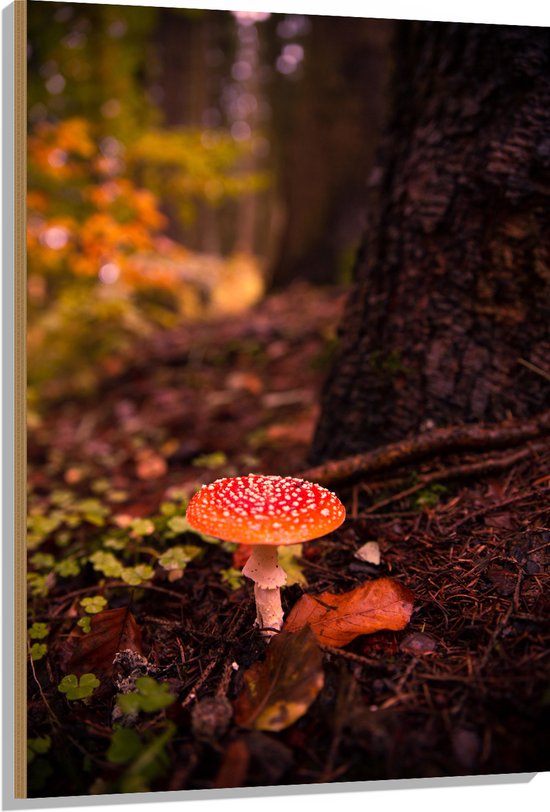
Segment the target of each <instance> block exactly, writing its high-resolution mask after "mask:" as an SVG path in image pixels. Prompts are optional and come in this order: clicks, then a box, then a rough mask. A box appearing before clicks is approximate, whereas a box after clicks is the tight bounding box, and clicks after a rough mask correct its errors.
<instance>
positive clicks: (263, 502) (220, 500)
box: [186, 474, 346, 546]
mask: <svg viewBox="0 0 550 812" xmlns="http://www.w3.org/2000/svg"><path fill="white" fill-rule="evenodd" d="M345 517H346V511H345V508H344V506H343V504H342V503H341V502H340V500H339V499H338V497H337V496H336V495H335V494H334V493H332V492H331V491H328V490H327V489H326V488H323V487H321V485H316V484H315V483H313V482H307V481H306V480H304V479H297V478H295V477H281V476H262V475H260V474H249V475H248V476H237V477H228V478H225V479H218V480H216V481H215V482H212V483H211V484H210V485H204V486H203V487H202V488H201V489H200V491H198V492H197V493H196V494H195V495H194V496H193V498H192V499H191V501H190V502H189V506H188V508H187V514H186V518H187V521H188V522H189V524H190V525H191V527H193V528H194V529H195V530H199V531H200V532H201V533H207V534H208V535H211V536H216V538H220V539H224V541H233V542H237V543H238V544H252V545H254V544H273V545H276V546H278V545H282V544H298V543H299V542H301V541H309V540H310V539H316V538H319V536H324V535H325V534H326V533H330V532H331V531H332V530H335V529H336V528H337V527H339V526H340V525H341V524H342V522H343V521H344V519H345Z"/></svg>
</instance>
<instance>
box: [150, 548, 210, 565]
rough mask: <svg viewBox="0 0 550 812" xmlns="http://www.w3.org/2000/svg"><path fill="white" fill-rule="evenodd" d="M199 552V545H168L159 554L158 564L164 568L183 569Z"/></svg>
mask: <svg viewBox="0 0 550 812" xmlns="http://www.w3.org/2000/svg"><path fill="white" fill-rule="evenodd" d="M201 552H202V550H201V548H200V547H196V546H193V545H192V544H187V545H184V546H176V547H170V548H169V549H168V550H166V552H165V553H163V554H162V555H161V556H160V558H159V564H160V566H161V567H162V568H163V569H165V570H183V569H185V567H186V566H187V564H188V563H189V562H190V561H192V560H193V559H194V558H196V557H197V556H198V555H200V553H201Z"/></svg>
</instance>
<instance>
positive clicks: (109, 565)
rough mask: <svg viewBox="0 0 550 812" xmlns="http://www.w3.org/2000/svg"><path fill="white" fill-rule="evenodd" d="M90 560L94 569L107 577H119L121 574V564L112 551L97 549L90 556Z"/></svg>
mask: <svg viewBox="0 0 550 812" xmlns="http://www.w3.org/2000/svg"><path fill="white" fill-rule="evenodd" d="M90 561H91V563H92V564H93V567H94V570H96V571H97V572H101V573H103V575H106V576H107V577H108V578H120V577H121V575H122V569H123V567H122V564H121V562H120V561H119V560H118V558H117V557H116V556H115V555H113V553H106V552H105V551H104V550H97V551H96V552H95V553H93V554H92V555H91V556H90Z"/></svg>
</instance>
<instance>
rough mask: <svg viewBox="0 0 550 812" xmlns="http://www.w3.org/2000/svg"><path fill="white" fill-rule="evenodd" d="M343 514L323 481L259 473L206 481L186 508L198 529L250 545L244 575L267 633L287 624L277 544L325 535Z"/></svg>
mask: <svg viewBox="0 0 550 812" xmlns="http://www.w3.org/2000/svg"><path fill="white" fill-rule="evenodd" d="M345 516H346V511H345V508H344V506H343V505H342V503H341V502H340V500H339V499H338V497H337V496H336V495H335V494H333V493H331V492H330V491H328V490H327V489H326V488H323V487H321V486H320V485H316V484H314V483H313V482H306V481H305V480H303V479H296V478H294V477H280V476H262V475H260V474H249V475H248V476H238V477H229V478H226V479H218V480H216V482H213V483H212V484H211V485H205V486H204V487H202V488H201V489H200V491H198V492H197V493H196V494H195V495H194V496H193V498H192V499H191V501H190V503H189V506H188V508H187V521H188V522H189V524H190V525H191V527H193V528H194V529H195V530H199V531H200V532H202V533H208V534H209V535H211V536H216V537H217V538H221V539H224V540H225V541H233V542H236V543H237V544H248V545H250V546H251V547H252V553H251V555H250V558H249V559H248V561H247V562H246V564H245V566H244V569H243V575H246V576H247V578H251V579H252V580H253V581H254V596H255V598H256V613H257V624H258V626H259V627H260V629H261V630H262V634H263V635H264V636H265V637H271V636H272V635H273V634H275V633H276V632H278V631H280V629H281V627H282V625H283V609H282V606H281V595H280V587H281V586H282V585H283V584H284V583H285V582H286V573H285V572H284V570H283V569H282V568H281V567H280V566H279V564H278V563H277V547H278V546H280V545H286V544H299V543H300V542H302V541H310V540H311V539H315V538H319V536H324V535H325V534H326V533H330V532H331V531H332V530H335V529H336V528H337V527H339V526H340V525H341V524H342V522H343V521H344V519H345Z"/></svg>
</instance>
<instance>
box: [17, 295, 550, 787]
mask: <svg viewBox="0 0 550 812" xmlns="http://www.w3.org/2000/svg"><path fill="white" fill-rule="evenodd" d="M343 301H344V294H343V292H342V291H339V290H332V289H315V288H310V287H307V286H297V287H294V288H290V289H289V290H287V291H285V292H283V293H278V294H274V295H271V296H270V297H268V298H267V299H266V300H265V301H264V302H263V303H262V304H261V305H260V306H258V307H257V308H256V309H255V310H254V311H253V312H252V313H251V314H249V316H247V317H246V318H245V319H243V318H240V319H231V318H228V319H223V320H219V321H217V322H208V323H199V324H191V325H185V326H182V327H181V328H179V329H178V330H176V331H173V332H170V333H166V334H161V335H159V336H157V337H155V338H154V340H152V341H149V342H148V343H147V344H144V345H143V346H141V347H139V348H137V349H136V351H135V354H134V357H133V358H130V359H128V358H127V359H125V360H124V362H123V363H119V364H117V365H111V366H109V367H106V368H105V369H103V370H102V371H101V379H100V385H99V388H98V391H97V393H96V394H94V395H93V396H91V397H83V398H80V399H77V398H75V397H71V398H70V399H69V398H67V399H62V398H60V397H57V399H56V400H53V399H52V400H51V401H50V403H49V405H48V408H47V410H46V411H45V413H44V415H43V417H42V419H41V421H39V422H37V423H36V425H34V426H32V427H31V428H30V430H29V443H28V456H29V486H30V497H29V503H30V505H31V506H33V505H38V504H44V503H47V501H48V499H49V498H50V496H51V494H52V493H53V492H55V491H56V490H59V489H68V488H69V489H71V490H73V491H76V492H77V493H78V494H79V495H80V497H81V498H87V497H89V496H90V495H94V494H93V493H92V492H91V487H92V485H93V483H97V482H104V483H105V482H106V483H107V486H105V485H104V486H103V488H104V489H103V494H104V496H103V498H105V499H106V500H107V498H108V496H109V494H110V493H112V492H117V493H118V494H119V495H121V496H119V497H118V498H119V499H120V501H119V502H117V503H116V505H115V507H113V510H114V511H115V513H116V515H117V516H118V517H119V518H120V517H121V516H122V517H124V516H130V517H142V518H147V517H150V516H153V515H156V514H157V513H158V511H159V508H160V506H161V505H162V503H163V502H165V501H166V500H167V499H170V496H171V494H173V493H174V488H177V489H178V490H179V491H181V490H182V489H183V490H184V491H185V492H186V493H187V494H188V495H189V496H190V495H191V494H192V493H193V491H194V490H195V489H196V488H197V487H198V486H199V485H201V484H203V483H205V482H209V481H212V480H213V479H216V478H218V477H220V476H231V475H236V474H245V473H249V472H251V471H255V472H262V473H270V474H282V475H286V474H294V473H296V472H299V471H300V470H303V469H304V468H305V467H306V463H307V455H308V450H309V447H310V443H311V439H312V436H313V431H314V428H315V424H316V421H317V418H318V405H317V404H318V402H319V395H320V391H321V387H322V382H323V379H324V378H325V375H326V373H327V370H328V367H329V365H330V362H331V359H332V357H333V353H334V348H335V346H336V344H337V340H336V327H337V323H338V319H339V316H340V314H341V312H342V306H343ZM482 458H483V457H482V456H481V457H480V454H477V455H472V456H471V460H474V459H475V460H479V459H482ZM468 460H470V458H469V457H466V458H465V457H464V455H462V456H459V455H455V457H453V456H449V455H447V457H446V458H445V460H444V461H442V460H441V459H438V458H437V457H436V458H435V459H432V460H430V461H426V462H424V463H422V464H416V465H415V466H414V470H411V468H410V466H409V469H402V470H398V471H397V472H392V473H391V476H392V477H393V480H392V479H391V478H390V475H389V474H388V477H387V478H386V479H383V480H380V479H378V480H376V481H372V479H371V480H369V479H368V478H367V477H363V478H362V479H361V478H359V479H358V480H356V481H354V483H353V484H342V485H340V484H338V487H337V488H336V486H335V489H336V490H337V492H338V495H339V496H340V498H341V499H342V501H343V502H344V503H345V505H346V508H347V515H348V518H347V520H346V522H345V523H344V525H342V527H341V528H340V529H339V530H337V531H335V532H334V533H332V534H331V535H330V536H329V537H326V538H322V539H319V540H317V541H313V542H309V543H308V544H307V545H305V547H304V554H303V557H302V558H301V559H300V567H301V569H302V571H303V575H304V576H305V578H306V579H307V584H306V585H302V584H299V583H297V584H294V585H292V586H290V587H287V588H286V589H284V590H283V607H284V609H285V611H286V612H288V610H289V609H290V608H291V607H292V606H293V605H294V604H295V603H296V601H297V600H298V599H299V597H300V596H301V595H302V594H303V592H306V593H309V594H313V595H319V594H320V593H322V592H325V591H329V592H331V593H342V592H345V591H348V590H350V589H353V588H355V587H357V586H358V585H360V584H362V583H364V582H365V581H369V580H372V579H376V578H379V577H381V576H391V577H392V578H394V579H396V580H397V581H398V582H400V583H401V584H403V585H404V586H406V587H408V588H409V589H410V590H412V592H413V594H414V610H413V614H412V617H411V620H410V623H409V624H408V626H407V627H406V628H405V629H403V630H402V631H398V632H377V633H375V634H371V635H362V636H360V637H358V638H356V639H355V640H354V641H353V642H352V643H349V644H348V645H347V646H345V647H343V648H331V647H326V646H325V647H323V649H322V657H323V671H324V685H323V688H322V690H321V691H320V693H319V695H318V696H317V698H316V699H315V700H314V702H313V703H312V704H311V705H310V707H309V708H308V709H307V710H306V712H305V713H304V714H303V715H302V716H301V718H299V719H298V721H296V722H294V724H292V725H290V726H289V727H287V728H285V729H282V730H279V731H274V730H267V731H266V730H258V729H247V728H245V727H243V726H240V725H238V724H237V723H236V722H235V718H234V714H233V703H234V701H235V698H236V697H237V696H238V695H239V694H240V692H241V691H242V690H243V684H244V677H243V674H244V672H246V670H247V669H249V668H250V667H251V666H252V665H253V664H255V663H259V662H261V661H262V659H263V658H264V656H265V649H266V643H265V641H264V640H263V639H262V637H261V636H260V634H259V632H258V630H257V629H255V627H254V618H255V611H254V605H253V596H252V589H251V585H250V583H249V582H246V581H245V582H243V583H242V584H241V585H237V588H233V587H232V585H231V584H230V583H228V582H227V581H224V580H223V579H222V578H221V577H220V572H221V570H223V569H227V568H230V567H234V566H235V565H236V564H237V563H238V562H237V560H236V559H235V557H234V556H235V552H234V551H233V550H231V549H230V548H228V547H227V546H224V545H221V544H206V545H204V546H205V553H204V554H203V555H202V556H201V557H198V558H196V559H194V560H192V561H191V562H190V563H189V564H188V565H187V567H186V569H185V571H184V573H183V575H182V577H180V578H177V579H175V580H173V581H170V580H169V579H167V578H164V580H162V579H159V578H155V579H154V580H152V581H151V582H147V583H145V584H142V585H140V586H139V587H137V588H135V589H133V588H129V587H128V585H121V584H120V583H115V582H114V581H113V579H111V580H110V579H109V578H108V577H106V578H104V579H103V580H102V581H101V582H100V589H99V591H100V592H101V594H104V595H105V596H106V597H108V599H109V609H111V610H112V609H122V608H123V607H129V608H130V611H131V613H132V615H133V618H134V619H135V621H136V625H137V629H133V630H131V634H130V638H131V642H132V645H130V650H131V649H132V647H133V650H134V653H133V655H132V656H133V657H134V660H133V661H129V660H128V658H130V660H132V656H130V655H129V654H125V655H124V656H119V657H118V671H115V672H111V673H110V675H108V676H107V677H106V678H104V679H102V680H101V687H100V689H98V691H97V693H96V694H95V695H94V697H93V700H92V701H89V702H86V701H85V702H69V701H67V699H66V698H65V697H64V696H62V694H61V693H60V692H59V691H58V690H57V685H58V683H59V682H60V680H61V679H62V677H63V676H64V674H65V668H66V667H67V660H68V658H69V661H70V655H71V652H70V651H68V646H70V642H71V636H70V635H71V630H72V629H73V628H74V624H75V620H76V618H77V616H79V614H81V612H80V611H79V609H78V602H79V600H80V599H81V598H82V597H83V596H85V595H95V594H97V593H98V580H97V573H94V572H93V571H92V570H91V567H90V566H89V565H88V567H87V568H86V567H85V568H84V569H82V571H81V572H80V574H79V575H78V576H75V577H74V578H51V583H50V590H49V594H48V596H47V598H46V599H42V600H40V599H33V601H31V604H30V606H31V607H32V618H31V619H32V621H35V622H46V623H48V624H49V625H50V627H51V629H52V632H51V638H50V640H49V644H48V654H47V655H46V656H45V657H43V658H41V659H39V660H37V661H36V662H34V663H31V666H30V670H29V678H28V699H29V736H30V737H31V738H33V737H39V736H46V735H50V736H51V737H52V739H53V747H52V748H51V750H50V751H49V753H48V754H46V755H42V756H39V757H37V758H35V759H34V760H33V764H31V771H30V790H29V792H30V794H31V795H36V796H39V797H42V796H43V795H45V794H47V795H51V796H61V795H79V794H84V795H86V794H93V793H102V792H112V791H130V790H129V789H128V787H129V786H130V787H131V784H117V781H118V780H119V777H120V775H121V774H122V773H124V770H127V764H126V765H121V764H117V763H116V762H113V760H112V759H107V758H106V755H105V754H106V751H107V748H108V747H109V744H110V741H111V737H112V732H113V715H112V714H113V707H114V704H115V697H116V695H117V693H118V692H119V691H120V690H122V689H121V687H120V686H121V684H122V682H123V680H124V679H125V678H128V679H129V678H131V675H132V668H134V670H135V668H136V663H138V666H139V668H141V671H140V673H147V674H150V675H152V676H153V677H155V678H157V679H159V680H161V681H164V682H167V683H168V685H169V687H170V690H171V691H172V693H173V694H175V695H176V696H177V699H176V701H175V702H173V703H172V704H171V705H170V706H169V707H168V708H167V709H166V710H163V711H160V716H159V714H157V715H156V716H155V715H153V716H145V715H144V716H143V717H140V718H139V720H137V721H135V724H134V727H133V728H132V726H131V725H129V728H130V729H134V730H136V731H137V732H138V733H139V734H140V735H144V736H146V735H147V731H148V729H149V728H151V729H153V728H154V725H155V724H156V723H157V721H158V720H159V719H161V720H164V719H168V720H170V721H171V722H173V723H174V725H175V732H174V734H173V736H172V738H171V739H170V741H169V742H168V744H167V745H166V748H165V761H164V763H163V765H161V766H162V769H159V770H157V773H156V774H155V775H153V776H152V777H151V780H150V788H151V789H153V790H185V789H205V788H221V787H239V786H265V785H286V784H317V783H327V782H340V781H365V780H377V779H395V778H411V777H434V776H450V775H471V774H491V773H513V772H534V771H545V770H548V769H549V768H550V752H549V749H548V736H547V731H548V727H549V723H550V647H549V639H550V624H549V620H548V618H549V609H550V600H549V598H548V594H549V592H548V577H549V550H550V524H549V516H548V485H549V480H550V476H549V475H548V471H549V466H548V463H549V462H550V448H549V446H548V444H546V446H544V447H541V446H540V445H539V446H537V450H536V453H534V454H533V455H532V456H531V457H530V458H527V459H522V460H521V461H520V462H519V463H517V464H513V465H512V466H511V467H508V468H507V469H506V470H504V471H502V472H497V473H496V474H495V473H489V474H486V475H483V474H479V473H478V474H477V475H476V476H470V477H468V478H461V477H458V476H457V477H455V478H452V479H450V480H447V481H445V485H444V486H440V487H439V488H436V487H434V486H430V487H427V488H426V489H425V490H416V491H415V492H414V493H410V494H409V495H407V496H403V497H399V494H400V493H401V492H402V491H403V483H404V482H405V484H406V483H407V482H408V483H409V484H410V483H411V482H413V481H414V477H418V476H423V475H425V474H426V473H428V474H429V473H430V472H432V473H433V471H437V470H438V466H443V467H447V468H448V467H449V466H450V467H452V466H456V465H458V464H459V463H460V464H464V462H465V461H466V462H468ZM201 463H202V464H201ZM411 477H412V479H411ZM105 488H106V489H105ZM393 496H397V498H396V499H393ZM392 500H393V501H392ZM379 503H380V507H376V506H377V504H379ZM78 533H79V538H80V541H81V543H82V545H83V546H84V548H85V547H86V544H88V543H90V544H92V543H93V542H94V540H95V539H96V538H97V533H98V529H97V527H94V526H93V524H90V525H83V526H82V527H80V528H79V529H78ZM187 536H188V537H187ZM177 541H178V543H189V544H192V543H194V541H195V542H196V537H195V536H193V535H191V534H184V537H183V539H179V538H178V540H177ZM367 541H376V542H377V543H378V545H379V550H380V554H381V560H380V564H378V565H376V564H372V563H368V562H365V561H362V560H360V559H358V558H357V557H356V556H355V555H354V553H355V552H356V551H357V550H358V549H359V548H360V547H361V546H362V545H364V544H365V543H366V542H367ZM46 549H54V548H46ZM58 554H59V555H62V551H61V553H58ZM138 638H139V639H138ZM121 648H122V647H121V646H120V647H119V649H121ZM125 658H126V659H125ZM136 658H137V659H136ZM73 662H74V661H73ZM37 765H38V766H37ZM121 787H122V788H121Z"/></svg>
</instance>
